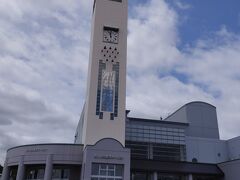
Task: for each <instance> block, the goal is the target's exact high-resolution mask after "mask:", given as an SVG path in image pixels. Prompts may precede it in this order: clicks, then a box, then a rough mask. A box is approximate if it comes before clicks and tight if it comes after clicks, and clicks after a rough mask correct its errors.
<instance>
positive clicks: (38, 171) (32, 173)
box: [26, 166, 44, 180]
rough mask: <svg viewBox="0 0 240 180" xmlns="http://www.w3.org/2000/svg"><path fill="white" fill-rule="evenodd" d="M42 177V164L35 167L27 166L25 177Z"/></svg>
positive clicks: (30, 178) (29, 178)
mask: <svg viewBox="0 0 240 180" xmlns="http://www.w3.org/2000/svg"><path fill="white" fill-rule="evenodd" d="M43 178H44V167H43V166H35V167H27V170H26V179H27V180H32V179H38V180H40V179H43Z"/></svg>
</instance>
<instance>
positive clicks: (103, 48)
mask: <svg viewBox="0 0 240 180" xmlns="http://www.w3.org/2000/svg"><path fill="white" fill-rule="evenodd" d="M127 12H128V2H127V0H95V1H94V4H93V18H92V19H93V21H92V34H91V46H90V57H89V58H90V59H89V69H88V81H87V82H88V84H87V94H86V101H85V105H84V108H83V111H82V114H81V118H80V121H79V124H78V127H77V131H76V134H75V140H74V143H73V144H33V145H24V146H18V147H13V148H11V149H9V150H8V151H7V156H6V160H5V164H4V169H3V175H2V180H25V179H26V180H35V179H37V180H51V179H52V180H60V179H61V180H77V179H81V180H239V177H240V172H239V169H240V159H239V158H240V137H237V138H234V139H231V140H227V141H226V140H220V138H219V130H218V121H217V113H216V108H215V107H214V106H212V105H210V104H208V103H205V102H191V103H188V104H186V105H184V106H182V107H181V108H179V109H178V110H177V111H176V112H174V113H172V114H171V115H170V116H168V117H167V118H165V119H163V120H162V119H142V118H134V117H129V116H128V113H129V111H126V110H125V109H126V108H125V97H126V54H127V50H126V47H127Z"/></svg>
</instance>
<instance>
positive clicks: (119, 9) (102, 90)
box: [77, 0, 128, 146]
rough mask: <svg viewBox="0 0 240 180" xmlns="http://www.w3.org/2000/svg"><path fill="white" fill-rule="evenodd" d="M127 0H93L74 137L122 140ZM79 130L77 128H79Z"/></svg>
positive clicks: (91, 142)
mask: <svg viewBox="0 0 240 180" xmlns="http://www.w3.org/2000/svg"><path fill="white" fill-rule="evenodd" d="M127 18H128V2H127V0H95V1H94V6H93V20H92V34H91V48H90V60H89V69H88V80H87V82H88V84H87V95H86V103H85V106H84V109H83V112H82V118H81V119H82V122H80V125H79V127H78V133H80V134H81V135H79V134H77V139H78V140H77V141H78V142H81V143H82V144H84V146H86V145H94V144H95V143H96V142H98V141H99V140H101V139H104V138H113V139H115V140H117V141H119V142H120V143H121V144H122V145H123V146H124V144H125V97H126V55H127V50H126V48H127ZM79 131H81V132H79Z"/></svg>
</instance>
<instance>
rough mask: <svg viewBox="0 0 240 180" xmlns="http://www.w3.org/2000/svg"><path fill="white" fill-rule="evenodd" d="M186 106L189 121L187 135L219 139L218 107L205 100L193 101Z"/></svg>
mask: <svg viewBox="0 0 240 180" xmlns="http://www.w3.org/2000/svg"><path fill="white" fill-rule="evenodd" d="M186 106H187V107H186V113H187V120H188V122H189V128H187V129H186V135H187V136H193V137H202V138H215V139H219V130H218V122H217V113H216V108H215V107H214V106H212V105H210V104H207V103H204V102H193V103H189V104H187V105H186Z"/></svg>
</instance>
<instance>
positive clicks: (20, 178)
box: [16, 156, 25, 180]
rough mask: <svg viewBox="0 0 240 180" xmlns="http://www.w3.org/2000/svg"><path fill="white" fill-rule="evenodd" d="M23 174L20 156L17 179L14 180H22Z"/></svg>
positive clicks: (22, 159) (22, 161) (23, 167)
mask: <svg viewBox="0 0 240 180" xmlns="http://www.w3.org/2000/svg"><path fill="white" fill-rule="evenodd" d="M24 172H25V166H24V156H21V157H20V161H19V163H18V170H17V178H16V180H23V179H24Z"/></svg>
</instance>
